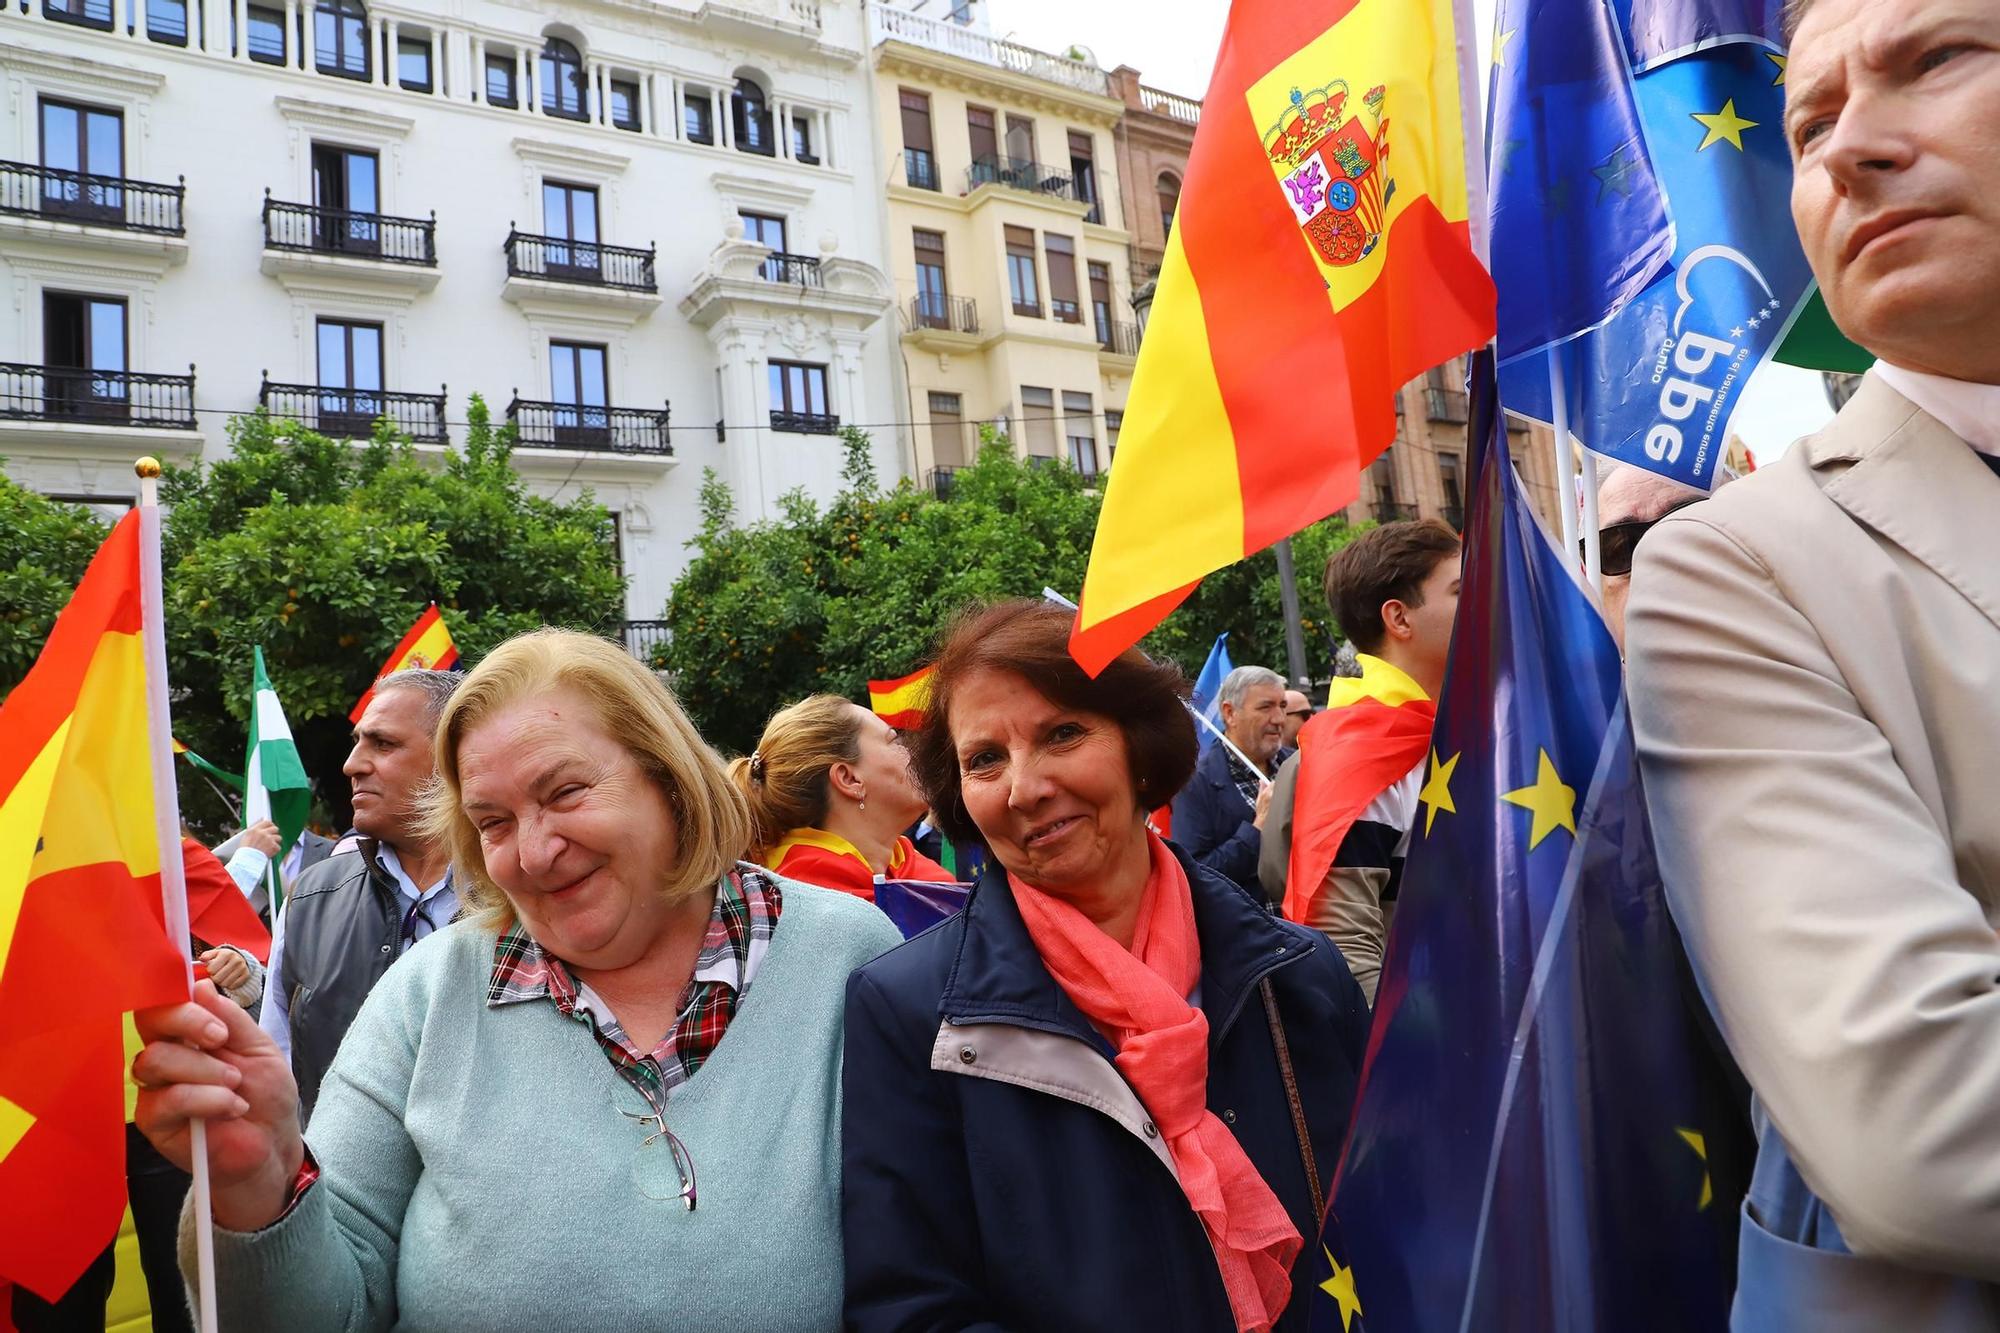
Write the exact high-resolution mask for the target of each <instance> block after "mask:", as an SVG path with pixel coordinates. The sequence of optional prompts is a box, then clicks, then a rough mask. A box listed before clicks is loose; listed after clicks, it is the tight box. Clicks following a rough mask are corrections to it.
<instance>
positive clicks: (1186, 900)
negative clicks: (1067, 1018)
mask: <svg viewBox="0 0 2000 1333" xmlns="http://www.w3.org/2000/svg"><path fill="white" fill-rule="evenodd" d="M1147 842H1148V844H1149V850H1150V852H1151V855H1152V874H1151V875H1150V876H1149V877H1148V878H1147V880H1146V888H1145V897H1144V898H1143V899H1142V900H1141V902H1140V905H1139V922H1138V926H1137V928H1136V929H1135V930H1134V931H1133V934H1132V948H1131V950H1130V952H1127V951H1126V950H1124V949H1122V948H1120V947H1119V946H1118V942H1117V941H1116V940H1113V939H1112V938H1111V937H1110V936H1109V935H1106V934H1105V933H1104V932H1103V931H1101V930H1099V929H1098V928H1097V927H1096V926H1095V925H1094V924H1092V922H1091V920H1090V918H1088V917H1086V916H1085V915H1084V914H1083V913H1082V912H1079V911H1078V910H1077V909H1076V908H1074V907H1072V906H1070V905H1069V904H1068V903H1066V902H1064V901H1062V900H1061V899H1059V898H1055V897H1051V896H1050V895H1049V894H1046V893H1044V892H1042V891H1041V890H1040V889H1037V888H1035V887H1034V886H1033V885H1030V884H1024V883H1022V882H1021V881H1020V880H1019V879H1015V880H1014V881H1013V888H1014V901H1015V902H1016V903H1017V904H1018V905H1019V906H1020V909H1021V919H1022V920H1023V921H1024V922H1026V923H1027V927H1028V935H1029V937H1030V938H1032V939H1033V940H1034V941H1035V947H1036V948H1037V949H1039V950H1040V951H1041V955H1042V962H1043V963H1044V964H1046V965H1047V967H1048V969H1049V973H1050V975H1052V976H1053V977H1055V979H1056V984H1057V985H1059V986H1061V987H1062V988H1063V991H1064V993H1065V994H1067V995H1068V996H1069V998H1070V999H1071V1000H1073V1001H1075V1003H1076V1006H1077V1008H1079V1009H1081V1010H1083V1012H1084V1015H1085V1016H1086V1017H1088V1018H1089V1019H1090V1021H1091V1022H1092V1023H1094V1024H1096V1026H1097V1028H1098V1030H1099V1031H1100V1032H1102V1033H1104V1034H1105V1036H1106V1037H1107V1038H1108V1039H1109V1040H1110V1041H1111V1044H1112V1045H1113V1046H1115V1047H1116V1048H1117V1050H1118V1057H1117V1065H1118V1072H1119V1073H1120V1074H1123V1075H1124V1076H1125V1081H1126V1082H1127V1083H1129V1084H1131V1086H1132V1090H1133V1091H1134V1092H1136V1093H1138V1094H1139V1100H1140V1101H1141V1102H1144V1103H1145V1106H1146V1110H1147V1111H1148V1112H1150V1113H1151V1115H1152V1117H1153V1122H1154V1123H1155V1124H1157V1125H1158V1126H1159V1128H1160V1132H1161V1133H1162V1134H1163V1135H1165V1136H1166V1144H1167V1151H1168V1152H1170V1153H1171V1154H1173V1159H1174V1167H1175V1169H1176V1170H1177V1171H1178V1172H1179V1173H1180V1183H1181V1191H1182V1192H1183V1193H1184V1194H1186V1195H1187V1201H1188V1204H1189V1205H1190V1206H1191V1207H1192V1208H1193V1209H1194V1211H1195V1215H1196V1216H1197V1217H1199V1218H1200V1219H1201V1225H1202V1230H1204V1231H1206V1232H1207V1233H1208V1243H1209V1245H1210V1246H1211V1247H1212V1248H1213V1249H1214V1251H1215V1262H1216V1266H1217V1267H1218V1268H1220V1269H1221V1270H1222V1285H1223V1287H1224V1289H1225V1290H1226V1291H1227V1292H1228V1293H1229V1308H1230V1310H1231V1312H1232V1313H1233V1314H1234V1315H1235V1316H1236V1327H1237V1328H1238V1329H1239V1330H1245V1331H1247V1330H1253V1329H1267V1328H1269V1327H1271V1325H1272V1324H1273V1323H1275V1322H1277V1318H1278V1316H1279V1315H1280V1314H1282V1313H1283V1312H1284V1309H1285V1303H1286V1302H1287V1301H1288V1300H1290V1299H1291V1294H1292V1279H1291V1272H1292V1260H1293V1259H1295V1258H1297V1257H1298V1253H1299V1250H1300V1248H1301V1246H1302V1245H1303V1244H1304V1242H1303V1241H1301V1240H1300V1238H1299V1233H1298V1228H1296V1227H1294V1226H1293V1225H1292V1220H1291V1218H1290V1217H1289V1216H1287V1215H1286V1213H1285V1209H1284V1205H1283V1204H1281V1203H1279V1202H1278V1196H1277V1195H1275V1194H1273V1193H1272V1192H1271V1187H1270V1186H1269V1185H1267V1184H1265V1183H1264V1178H1263V1177H1262V1176H1260V1175H1259V1174H1257V1168H1256V1167H1255V1166H1254V1165H1252V1164H1251V1161H1250V1158H1249V1156H1248V1155H1247V1154H1245V1153H1244V1151H1243V1147H1242V1145H1241V1144H1239V1143H1237V1141H1236V1136H1235V1135H1233V1134H1231V1133H1230V1132H1229V1130H1228V1128H1227V1127H1226V1126H1225V1125H1224V1124H1223V1123H1222V1121H1220V1120H1218V1119H1217V1118H1216V1117H1215V1114H1214V1113H1213V1112H1211V1111H1210V1110H1209V1109H1208V1018H1207V1016H1206V1015H1204V1014H1203V1013H1202V1012H1201V1010H1199V1009H1196V1008H1194V1007H1193V1006H1192V1005H1190V1004H1189V1003H1188V1002H1187V999H1186V998H1185V997H1186V996H1187V994H1188V992H1189V991H1192V990H1193V989H1194V987H1195V983H1196V982H1197V981H1199V980H1200V978H1201V938H1200V936H1199V935H1197V934H1196V932H1195V925H1194V897H1193V894H1192V893H1191V892H1190V891H1189V889H1188V880H1187V874H1186V872H1185V871H1183V870H1182V869H1181V866H1180V862H1178V861H1176V860H1175V859H1174V855H1173V853H1172V852H1170V851H1168V850H1167V846H1166V844H1165V843H1163V842H1161V841H1160V840H1159V839H1158V838H1156V837H1153V836H1151V835H1150V834H1149V835H1148V836H1147Z"/></svg>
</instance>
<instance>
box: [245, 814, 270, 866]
mask: <svg viewBox="0 0 2000 1333" xmlns="http://www.w3.org/2000/svg"><path fill="white" fill-rule="evenodd" d="M238 845H239V846H242V847H255V848H256V849H257V850H258V851H260V852H262V853H264V855H266V856H268V857H270V858H271V859H272V860H273V861H275V860H277V859H278V826H277V825H276V824H273V823H272V822H271V821H270V820H268V819H260V820H258V821H257V822H256V823H254V824H252V825H251V826H250V827H249V828H247V829H244V830H243V841H242V842H241V843H239V844H238Z"/></svg>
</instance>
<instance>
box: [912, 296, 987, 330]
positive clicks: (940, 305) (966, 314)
mask: <svg viewBox="0 0 2000 1333" xmlns="http://www.w3.org/2000/svg"><path fill="white" fill-rule="evenodd" d="M910 327H911V328H913V329H942V330H944V331H945V332H947V333H977V332H979V303H978V302H976V301H974V300H973V299H972V298H971V297H969V296H943V295H939V294H937V293H922V292H920V293H918V294H917V295H916V296H913V297H911V298H910Z"/></svg>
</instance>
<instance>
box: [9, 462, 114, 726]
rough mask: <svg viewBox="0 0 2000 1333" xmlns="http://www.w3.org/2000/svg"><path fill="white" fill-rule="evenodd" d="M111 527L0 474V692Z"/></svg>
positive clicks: (43, 637) (28, 659) (23, 665)
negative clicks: (0, 542) (2, 538)
mask: <svg viewBox="0 0 2000 1333" xmlns="http://www.w3.org/2000/svg"><path fill="white" fill-rule="evenodd" d="M109 531H110V529H108V528H106V527H105V526H104V524H102V523H100V522H98V520H97V516H96V515H94V514H92V513H91V512H90V511H89V510H88V509H86V508H84V507H83V506H82V505H73V504H63V503H61V502H59V501H56V500H49V499H45V498H43V497H42V496H40V495H37V494H36V493H35V492H33V491H31V490H28V489H27V488H26V487H24V486H20V485H17V484H16V483H14V482H13V481H10V480H8V478H7V477H6V476H5V475H4V474H0V533H5V534H6V535H7V554H6V555H5V556H4V557H0V695H4V694H5V693H6V692H7V691H8V690H11V689H13V688H14V686H15V684H16V683H17V682H18V681H19V680H20V679H21V677H23V676H25V675H27V674H28V668H29V667H31V666H33V665H34V664H35V659H36V658H37V657H39V656H40V655H41V651H42V645H43V644H44V643H46V642H47V641H48V637H49V631H50V630H51V629H53V628H54V627H55V623H56V614H57V613H58V612H60V611H61V610H62V609H63V607H64V606H66V605H68V603H69V595H70V594H71V593H72V592H74V591H75V590H76V585H77V581H78V580H79V579H81V578H82V577H83V571H84V570H85V569H87V568H88V567H89V566H90V558H91V557H92V556H94V555H96V554H97V548H98V547H99V546H100V545H102V544H103V542H104V538H105V536H106V535H107V534H108V533H109Z"/></svg>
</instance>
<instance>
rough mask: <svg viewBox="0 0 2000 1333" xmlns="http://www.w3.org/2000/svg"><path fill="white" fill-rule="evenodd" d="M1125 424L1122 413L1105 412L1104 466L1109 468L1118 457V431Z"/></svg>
mask: <svg viewBox="0 0 2000 1333" xmlns="http://www.w3.org/2000/svg"><path fill="white" fill-rule="evenodd" d="M1124 424H1125V414H1124V413H1123V412H1111V411H1107V412H1105V414H1104V465H1105V466H1106V467H1110V466H1111V463H1112V460H1114V459H1116V458H1117V457H1118V429H1119V427H1121V426H1123V425H1124Z"/></svg>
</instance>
